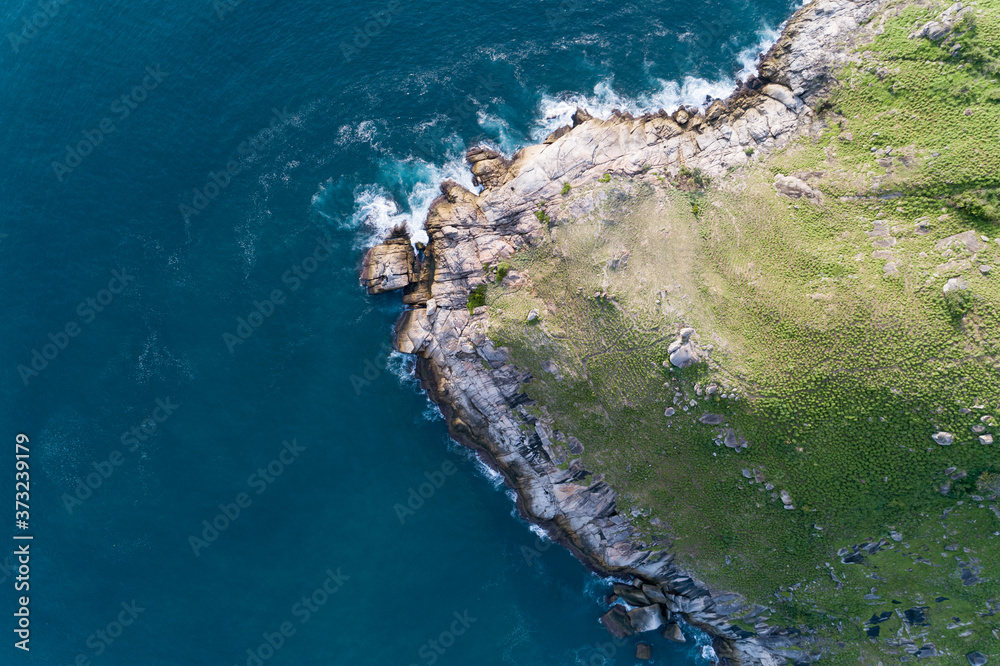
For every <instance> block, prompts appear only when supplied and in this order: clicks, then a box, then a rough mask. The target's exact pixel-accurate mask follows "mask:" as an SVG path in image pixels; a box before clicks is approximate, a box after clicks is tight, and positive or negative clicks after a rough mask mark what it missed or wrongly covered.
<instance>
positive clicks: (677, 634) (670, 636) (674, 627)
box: [661, 622, 687, 643]
mask: <svg viewBox="0 0 1000 666" xmlns="http://www.w3.org/2000/svg"><path fill="white" fill-rule="evenodd" d="M661 635H662V636H663V637H664V638H666V639H667V640H668V641H674V642H675V643H683V642H685V641H686V640H687V639H685V638H684V632H682V631H681V627H680V625H679V624H677V623H676V622H671V623H670V624H668V625H667V626H666V627H664V628H663V632H662V634H661Z"/></svg>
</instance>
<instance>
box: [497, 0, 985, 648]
mask: <svg viewBox="0 0 1000 666" xmlns="http://www.w3.org/2000/svg"><path fill="white" fill-rule="evenodd" d="M944 8H945V6H944V5H942V6H939V7H938V6H927V7H909V8H906V9H903V10H901V11H899V12H895V13H894V15H893V16H891V18H888V19H887V20H886V21H885V24H884V29H883V31H882V33H881V34H880V35H879V36H878V37H877V38H876V39H875V41H874V42H873V43H872V44H870V45H868V46H867V47H865V49H864V50H863V52H861V54H860V55H861V61H860V63H859V64H858V65H857V66H852V67H850V68H848V69H847V70H846V71H844V72H843V74H842V76H841V81H842V82H843V85H842V86H841V87H840V88H839V89H837V90H836V91H835V92H834V93H833V95H832V96H831V98H830V99H829V100H828V103H827V106H826V108H824V110H823V111H822V115H823V117H824V118H825V123H826V127H825V129H824V130H823V131H822V133H819V134H817V136H815V137H810V138H804V139H801V140H799V141H797V142H796V143H794V144H793V145H791V146H790V147H788V148H787V149H785V150H783V151H781V152H780V153H777V154H775V155H771V156H769V157H767V158H766V159H765V160H763V161H760V162H756V163H754V164H752V165H751V166H749V167H745V168H743V169H740V170H737V171H734V172H731V173H730V174H728V175H727V176H726V177H725V178H722V179H718V180H717V181H716V182H706V179H704V178H703V177H701V175H700V174H698V173H690V172H685V173H683V174H682V175H681V177H680V178H678V179H668V178H664V177H662V176H661V175H659V174H656V173H655V172H653V171H650V172H648V173H647V174H645V175H644V176H642V177H640V178H630V179H624V178H618V177H615V176H614V175H613V174H612V177H611V178H610V180H609V182H606V183H599V184H596V185H595V186H593V187H588V188H578V189H568V188H567V189H568V191H566V190H564V193H563V194H562V195H561V196H560V197H557V198H556V199H554V200H552V201H549V202H546V204H545V206H544V213H540V215H542V216H543V217H545V218H547V219H548V220H549V222H550V224H549V226H550V234H549V237H548V238H547V239H546V241H545V242H543V243H541V244H540V245H538V246H536V247H534V248H532V249H530V250H526V251H523V252H521V253H519V254H518V255H516V256H514V257H513V258H511V259H510V261H509V266H508V265H504V266H502V267H499V272H500V274H501V275H500V276H497V272H498V267H487V268H486V269H485V270H487V271H488V272H489V273H490V275H491V276H493V277H494V278H497V277H501V278H503V279H499V280H496V282H495V283H494V284H493V285H492V286H491V287H490V288H489V289H488V290H487V291H486V294H485V301H486V305H487V306H488V307H489V311H490V321H491V330H490V335H491V337H492V338H493V339H494V340H495V341H496V342H497V343H498V344H502V345H505V346H507V347H508V348H509V349H510V350H511V351H512V353H513V356H514V359H515V361H516V362H517V363H518V364H519V365H520V366H522V367H524V368H526V369H528V370H531V371H532V373H533V374H534V380H533V381H532V382H530V383H529V384H527V385H526V387H525V389H526V390H527V392H528V393H529V395H531V396H532V397H533V398H534V399H535V400H536V401H537V403H538V405H537V406H536V407H534V408H533V409H536V410H538V411H539V412H540V413H541V412H542V411H544V412H545V413H546V414H547V415H548V417H549V418H551V420H552V421H553V422H554V424H555V425H556V427H558V428H559V429H560V430H563V431H564V432H567V433H569V434H571V435H574V436H576V437H578V438H579V439H580V440H581V441H583V442H584V444H585V446H586V450H585V452H584V454H583V455H584V460H585V462H586V463H587V464H588V465H589V468H590V469H591V470H593V471H594V472H595V473H601V474H605V475H607V478H608V480H609V481H610V482H611V484H612V485H613V487H615V488H616V489H617V490H618V491H619V492H620V494H621V496H622V501H623V507H622V508H623V509H630V510H632V511H633V512H636V513H639V514H641V516H640V518H639V521H640V524H643V525H645V526H646V529H647V530H648V533H649V534H650V536H651V537H652V536H654V535H658V536H664V535H669V536H670V537H671V538H672V540H673V548H674V551H675V552H676V553H677V554H678V559H679V561H680V562H681V563H683V564H685V565H688V566H690V568H691V569H692V570H694V571H696V572H698V573H699V574H700V575H702V576H703V577H704V579H705V580H706V582H709V583H710V584H714V585H716V586H718V587H721V588H725V589H731V590H735V591H738V592H741V593H743V594H745V595H746V597H747V599H748V601H750V602H755V603H757V604H760V605H761V606H766V607H767V610H765V611H763V616H764V617H768V616H770V617H771V618H772V619H771V620H770V623H771V624H784V623H790V624H798V625H806V626H811V627H814V628H815V629H816V630H817V631H818V633H819V635H820V637H821V639H823V640H829V641H830V642H831V643H832V642H835V641H840V642H851V643H853V644H854V646H853V648H852V649H851V650H848V651H842V652H840V653H839V654H840V655H841V656H839V657H833V658H832V661H831V662H830V663H839V661H840V660H843V662H844V663H848V662H850V663H857V660H858V650H860V655H861V656H862V658H863V659H864V661H865V663H872V664H874V663H877V662H878V661H879V660H884V661H885V663H893V662H895V661H897V660H898V658H899V657H898V656H894V655H904V654H905V653H904V652H903V650H902V648H900V647H898V646H893V645H892V644H891V642H892V641H894V640H896V639H897V637H898V636H904V637H909V638H910V639H911V640H913V641H914V642H915V643H916V645H917V646H921V645H924V644H927V643H933V644H934V645H935V646H936V650H937V651H938V652H939V653H943V654H945V655H951V656H945V657H943V661H944V662H947V663H959V660H961V661H962V662H963V663H964V657H962V655H964V654H965V653H967V652H969V651H971V650H980V651H982V652H984V653H985V654H987V655H989V656H990V657H991V661H992V660H995V659H998V658H1000V638H998V627H1000V616H996V615H994V614H993V613H994V612H995V611H996V610H998V605H1000V581H998V577H1000V509H996V508H994V507H996V505H997V497H996V495H997V494H998V492H1000V482H998V481H1000V476H996V475H998V474H1000V430H998V428H997V419H998V418H1000V373H998V368H1000V348H998V340H997V337H998V334H1000V310H998V308H1000V238H998V237H1000V198H998V197H1000V194H998V189H997V187H998V185H1000V78H998V73H1000V2H996V1H995V0H992V1H990V2H981V3H979V4H977V5H974V6H973V9H972V10H971V11H969V10H967V11H966V13H965V15H964V16H962V17H959V18H957V19H956V20H955V27H954V29H953V30H952V31H951V32H950V33H949V34H948V35H947V36H946V37H944V38H943V39H940V40H939V41H936V42H935V41H932V40H931V39H929V38H927V37H924V36H914V37H912V38H911V34H912V33H914V32H915V31H918V30H919V29H920V28H921V27H922V26H924V25H925V24H927V23H928V22H929V21H931V20H932V19H936V18H937V17H939V16H940V14H941V11H942V10H943V9H944ZM779 174H780V175H781V176H782V177H783V176H792V175H794V176H796V177H798V178H799V179H800V180H801V181H802V182H804V183H806V184H808V186H809V187H810V188H812V190H813V194H814V196H810V197H802V198H796V199H791V198H789V197H787V196H783V195H782V194H780V193H779V192H778V190H777V189H776V187H775V179H776V177H777V176H779ZM588 202H592V203H588ZM594 204H596V207H594V208H593V210H589V212H588V208H590V207H591V205H594ZM965 232H972V233H969V234H966V235H964V236H962V237H960V238H957V239H955V238H953V237H954V236H955V235H957V234H962V233H965ZM504 275H505V276H506V277H504ZM951 278H956V280H952V282H951V283H950V286H951V287H954V288H951V289H950V291H948V292H947V293H946V292H945V285H946V284H949V283H948V281H949V279H951ZM531 310H536V311H537V313H538V315H539V316H538V318H537V319H534V320H533V321H531V322H529V321H528V319H529V316H528V315H529V312H530V311H531ZM682 326H691V327H694V329H695V330H696V333H695V339H696V340H697V341H698V344H699V345H700V347H701V348H702V349H703V350H704V352H705V353H704V356H705V359H704V360H703V361H702V362H701V363H698V364H696V365H694V366H692V367H689V368H685V369H683V370H681V369H676V368H671V367H670V364H669V362H666V363H665V361H667V358H668V346H669V345H670V343H671V342H673V341H674V339H675V338H676V334H677V331H678V329H679V328H680V327H682ZM668 408H669V409H673V411H674V413H673V415H672V416H666V415H665V412H668V411H669V409H668ZM706 414H714V415H718V416H719V417H721V418H720V419H715V420H721V421H722V423H717V424H704V423H702V417H704V416H705V415H706ZM709 420H711V419H709ZM726 428H732V429H733V431H734V432H735V433H736V434H737V435H739V436H742V437H744V438H745V439H746V440H747V442H748V443H749V446H748V448H746V449H743V450H741V451H740V452H736V451H735V450H734V449H732V448H729V447H727V446H725V445H724V442H723V439H724V435H725V432H726V431H725V429H726ZM939 431H946V432H948V433H952V434H953V435H954V441H953V443H952V444H951V445H948V446H942V445H940V444H939V443H938V442H936V441H935V440H934V439H932V435H934V434H935V433H937V432H939ZM980 435H983V436H992V437H993V438H994V440H995V441H994V443H992V444H983V443H981V440H980ZM781 491H784V492H785V493H786V498H788V499H789V500H790V502H791V504H790V505H791V506H794V509H786V508H784V505H785V503H784V502H783V501H782V499H781V497H782V496H781V495H780V493H781ZM880 539H885V540H886V541H887V544H886V545H884V546H883V547H882V548H881V549H880V550H879V551H878V552H875V553H873V554H868V553H867V552H865V551H862V552H861V553H860V555H859V556H856V557H851V555H852V554H853V553H854V548H855V546H859V545H861V544H865V543H872V542H877V541H878V540H880ZM845 548H846V549H848V550H846V551H845V550H844V549H845ZM838 551H839V553H840V554H839V555H838ZM845 556H846V557H848V559H849V560H851V559H859V560H861V561H859V562H857V563H843V562H842V558H843V557H845ZM913 608H923V609H925V610H924V615H925V616H926V619H925V623H922V622H921V621H920V619H921V618H919V617H917V616H912V615H911V617H910V618H909V620H910V621H909V622H904V619H906V616H905V614H904V613H903V611H905V610H909V609H913ZM894 611H898V612H894ZM883 612H891V613H892V614H891V615H890V616H889V618H888V619H887V620H886V621H884V622H882V623H880V624H878V625H877V627H878V630H877V631H878V637H877V638H875V637H872V636H871V634H873V633H875V630H874V629H872V627H873V626H875V625H873V624H871V623H870V622H869V620H870V619H871V616H872V615H873V614H881V613H883ZM743 624H745V627H746V628H747V629H749V630H751V631H752V630H753V622H752V621H747V622H745V623H743ZM897 635H898V636H897ZM887 639H888V640H887Z"/></svg>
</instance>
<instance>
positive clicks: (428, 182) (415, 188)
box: [314, 157, 478, 247]
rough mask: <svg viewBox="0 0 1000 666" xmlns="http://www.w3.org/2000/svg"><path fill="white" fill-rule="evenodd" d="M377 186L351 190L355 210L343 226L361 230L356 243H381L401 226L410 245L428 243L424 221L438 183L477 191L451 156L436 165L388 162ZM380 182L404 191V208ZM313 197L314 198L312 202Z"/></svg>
mask: <svg viewBox="0 0 1000 666" xmlns="http://www.w3.org/2000/svg"><path fill="white" fill-rule="evenodd" d="M379 180H380V181H381V182H379V183H369V184H366V185H361V186H359V187H358V188H356V189H355V191H354V211H353V214H352V215H351V218H350V219H349V220H348V221H346V223H345V225H344V226H347V227H349V228H352V229H358V230H360V231H362V237H360V238H359V239H358V244H359V245H360V246H362V247H367V246H370V245H372V244H374V243H376V242H378V241H380V240H382V239H383V238H384V237H385V236H386V235H387V234H388V233H389V231H390V230H392V229H393V228H395V227H400V226H401V227H404V228H405V229H406V230H407V231H408V232H409V234H410V238H411V240H413V242H418V241H420V242H424V243H426V242H427V233H426V232H425V231H424V221H425V220H426V219H427V212H428V211H429V210H430V207H431V202H433V201H434V199H436V198H437V197H438V195H440V193H441V183H442V182H443V181H445V180H454V181H456V182H458V183H459V184H461V185H463V186H464V187H466V188H468V189H470V190H472V191H474V192H475V191H478V188H476V187H475V186H474V185H473V184H472V174H471V173H470V172H469V170H468V169H467V168H466V167H465V163H464V161H463V159H461V158H458V157H454V158H452V159H449V160H448V161H447V162H446V163H445V164H444V165H442V166H438V165H436V164H431V163H430V162H427V161H425V160H422V159H420V158H416V157H407V158H405V159H402V160H393V161H389V162H387V163H386V164H385V165H384V166H383V168H382V172H381V173H380V178H379ZM383 183H391V184H392V186H393V189H395V190H396V191H401V192H405V193H406V194H405V195H404V196H405V205H403V204H401V203H400V202H399V201H397V199H396V197H395V196H394V195H393V193H392V191H390V189H389V187H387V186H386V185H385V184H383ZM315 200H316V198H315V197H314V201H315Z"/></svg>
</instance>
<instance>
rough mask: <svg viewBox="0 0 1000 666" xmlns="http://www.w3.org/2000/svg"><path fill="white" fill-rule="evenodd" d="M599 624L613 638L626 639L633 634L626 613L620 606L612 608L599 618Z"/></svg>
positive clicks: (633, 630)
mask: <svg viewBox="0 0 1000 666" xmlns="http://www.w3.org/2000/svg"><path fill="white" fill-rule="evenodd" d="M601 624H603V625H604V628H605V629H607V630H608V631H609V632H610V633H611V635H612V636H614V637H615V638H627V637H629V636H631V635H632V634H634V633H635V629H633V628H632V622H631V621H630V620H629V617H628V613H627V612H626V611H625V608H624V607H622V606H612V607H611V610H609V611H608V612H607V613H605V614H604V615H602V616H601Z"/></svg>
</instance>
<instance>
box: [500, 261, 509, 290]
mask: <svg viewBox="0 0 1000 666" xmlns="http://www.w3.org/2000/svg"><path fill="white" fill-rule="evenodd" d="M509 272H510V264H508V263H507V262H506V261H501V262H500V263H499V264H497V284H500V283H501V282H503V279H504V278H505V277H507V273H509Z"/></svg>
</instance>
